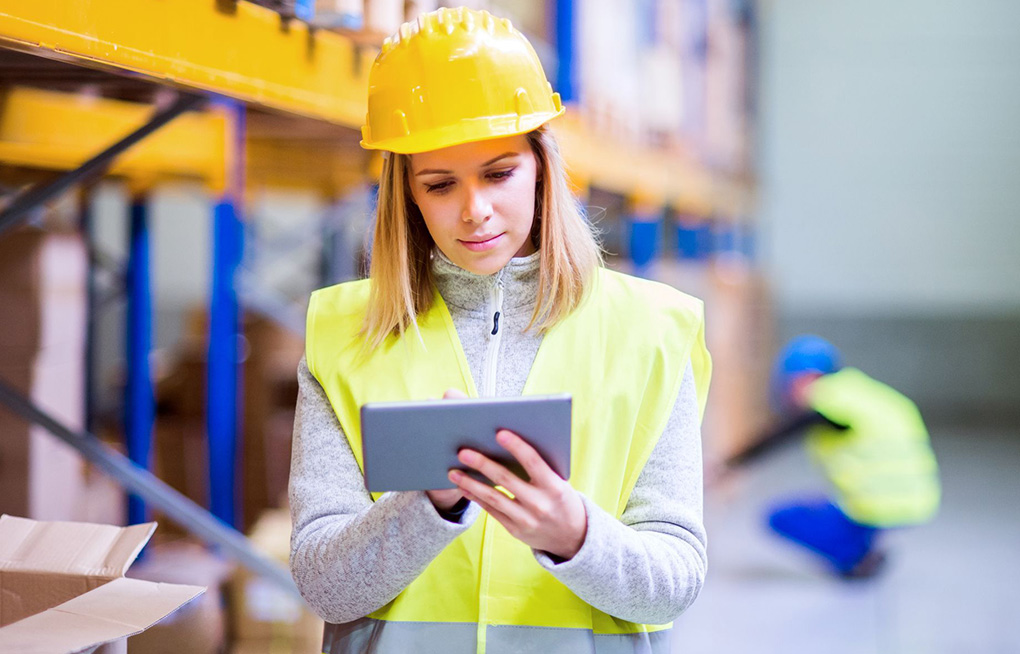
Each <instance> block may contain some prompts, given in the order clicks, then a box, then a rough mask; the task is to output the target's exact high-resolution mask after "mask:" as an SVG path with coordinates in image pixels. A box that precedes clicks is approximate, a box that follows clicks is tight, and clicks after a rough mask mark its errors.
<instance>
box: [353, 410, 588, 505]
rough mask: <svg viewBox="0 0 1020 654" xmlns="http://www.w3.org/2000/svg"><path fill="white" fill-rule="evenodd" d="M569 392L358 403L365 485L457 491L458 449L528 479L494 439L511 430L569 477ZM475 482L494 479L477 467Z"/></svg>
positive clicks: (381, 489)
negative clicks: (452, 474)
mask: <svg viewBox="0 0 1020 654" xmlns="http://www.w3.org/2000/svg"><path fill="white" fill-rule="evenodd" d="M570 407H571V404H570V395H568V394H562V395H529V396H526V397H505V398H470V399H454V400H427V401H422V402H374V403H369V404H365V405H364V406H362V407H361V444H362V452H363V453H364V464H365V485H366V486H367V487H368V490H369V491H370V492H373V493H377V492H385V491H408V490H438V489H442V488H456V485H455V484H454V483H453V482H451V481H450V479H449V478H448V477H447V473H448V472H449V470H450V468H459V469H461V470H464V469H465V466H464V464H462V463H461V462H460V461H458V460H457V452H458V451H459V450H460V449H461V448H465V447H469V448H471V449H473V450H477V451H479V452H481V453H483V454H485V455H486V456H488V457H489V458H491V459H493V460H495V461H498V462H500V463H501V464H503V465H504V466H506V467H507V468H508V469H509V470H511V471H513V472H514V473H515V474H517V475H518V476H520V477H521V478H522V479H528V475H527V474H526V473H525V472H524V470H523V469H522V468H521V466H520V464H518V463H517V460H516V459H514V458H513V456H512V455H511V454H510V453H509V452H507V451H506V450H505V449H503V447H502V446H501V445H499V444H498V443H496V432H497V431H499V430H500V429H509V430H510V431H512V432H515V433H517V434H519V435H520V436H521V437H522V438H523V439H524V440H526V441H527V442H528V443H530V444H531V446H532V447H534V448H535V449H536V450H537V451H538V453H539V454H541V455H542V458H544V459H545V460H546V462H547V463H548V464H549V467H551V468H552V469H553V470H555V471H556V472H557V474H559V475H560V476H561V477H563V478H564V479H568V478H569V477H570ZM466 472H468V473H469V474H471V475H472V476H474V477H475V478H476V479H481V480H482V481H485V482H488V483H491V482H489V480H488V479H485V478H483V477H482V476H481V474H479V473H476V472H475V471H474V470H470V469H468V470H466Z"/></svg>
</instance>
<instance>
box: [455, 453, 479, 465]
mask: <svg viewBox="0 0 1020 654" xmlns="http://www.w3.org/2000/svg"><path fill="white" fill-rule="evenodd" d="M457 458H458V459H460V460H461V461H463V462H464V463H474V461H475V453H474V452H472V451H471V450H461V451H460V452H458V453H457Z"/></svg>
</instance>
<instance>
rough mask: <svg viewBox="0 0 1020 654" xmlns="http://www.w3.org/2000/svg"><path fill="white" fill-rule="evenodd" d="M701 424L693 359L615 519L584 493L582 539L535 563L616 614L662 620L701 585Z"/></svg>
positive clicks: (676, 612) (651, 621) (539, 555)
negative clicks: (564, 556) (559, 555)
mask: <svg viewBox="0 0 1020 654" xmlns="http://www.w3.org/2000/svg"><path fill="white" fill-rule="evenodd" d="M702 473H703V471H702V460H701V427H700V420H699V417H698V401H697V392H696V388H695V382H694V373H693V370H692V368H691V366H690V364H688V365H687V369H686V370H685V372H684V377H683V380H682V382H681V385H680V392H679V393H678V395H677V400H676V403H675V405H674V407H673V411H672V414H671V415H670V418H669V420H668V422H667V424H666V428H665V431H664V432H663V434H662V436H661V437H660V438H659V442H658V443H657V444H656V446H655V448H654V449H653V450H652V454H651V456H649V458H648V462H647V463H646V464H645V467H644V468H643V469H642V471H641V474H640V476H639V477H638V480H637V483H636V485H635V487H634V490H633V492H632V493H631V496H630V498H629V500H628V502H627V507H626V509H625V510H624V512H623V515H622V516H621V518H620V519H619V520H617V519H616V518H615V517H613V516H612V515H610V514H609V513H607V512H605V511H604V510H602V509H601V508H600V507H599V506H598V505H596V504H595V503H594V502H592V501H590V500H589V499H588V498H587V497H583V496H582V500H583V502H584V506H585V510H586V511H587V514H588V532H587V534H586V536H585V541H584V545H582V546H581V549H580V550H579V551H578V553H577V554H576V555H575V556H574V557H573V558H572V559H570V560H567V561H562V562H557V561H556V560H554V559H553V558H551V557H550V556H549V555H548V554H547V553H545V552H541V551H535V557H536V559H537V560H538V562H539V564H540V565H542V567H544V568H545V569H546V570H548V571H549V572H551V573H552V574H553V575H554V576H555V577H556V578H557V579H559V580H560V581H561V582H563V584H565V585H566V586H567V587H568V588H570V589H571V590H572V591H574V593H575V594H577V596H578V597H580V598H581V599H583V600H584V601H586V602H588V603H589V604H591V605H592V606H593V607H595V608H596V609H598V610H600V611H603V612H604V613H608V614H609V615H612V616H614V617H616V618H619V619H622V620H628V621H631V622H638V623H642V624H665V623H667V622H671V621H673V620H674V619H676V618H677V616H679V615H680V614H681V613H682V612H683V611H684V609H686V608H687V607H688V606H690V605H691V603H693V602H694V600H695V598H696V597H697V596H698V593H699V592H700V591H701V587H702V584H703V583H704V579H705V572H706V570H707V566H708V558H707V537H706V534H705V526H704V523H703V516H702Z"/></svg>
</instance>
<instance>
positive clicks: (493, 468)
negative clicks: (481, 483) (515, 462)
mask: <svg viewBox="0 0 1020 654" xmlns="http://www.w3.org/2000/svg"><path fill="white" fill-rule="evenodd" d="M457 459H458V460H459V461H460V462H461V463H463V464H464V465H466V466H468V467H470V468H474V469H475V470H477V471H478V472H480V473H482V474H483V475H485V476H486V477H487V478H488V479H489V480H491V481H492V483H493V484H495V485H497V486H502V487H503V488H505V489H507V490H508V491H510V492H511V493H513V495H514V497H516V498H518V499H527V500H530V499H531V496H532V495H533V494H534V490H535V489H534V488H532V487H531V485H530V484H528V482H526V481H524V480H523V479H521V478H520V477H518V476H517V475H515V474H514V473H512V472H510V471H509V470H507V469H506V467H505V466H503V465H501V464H499V463H497V462H496V461H493V460H492V459H490V458H489V457H487V456H485V455H484V454H482V453H481V452H477V451H475V450H471V449H463V450H461V451H460V452H458V453H457Z"/></svg>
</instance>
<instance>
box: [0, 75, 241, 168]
mask: <svg viewBox="0 0 1020 654" xmlns="http://www.w3.org/2000/svg"><path fill="white" fill-rule="evenodd" d="M152 113H153V108H152V107H150V106H148V105H142V104H138V103H134V102H122V101H119V100H107V99H102V98H90V97H87V96H83V95H75V94H68V93H58V92H54V91H42V90H38V89H28V88H13V89H7V90H5V91H3V92H0V163H5V164H9V165H13V166H25V167H29V168H44V169H51V170H70V169H73V168H76V167H78V166H79V165H81V164H82V163H84V162H85V161H86V160H88V159H89V158H90V157H92V156H94V155H96V154H97V153H98V152H100V151H101V150H103V149H104V148H106V147H107V146H109V145H111V144H113V143H114V142H115V141H118V140H120V139H121V138H123V137H124V136H126V135H127V134H129V133H130V132H132V131H134V130H135V129H137V128H138V127H140V126H141V125H142V124H144V123H145V122H146V121H148V120H149V118H150V117H151V116H152ZM226 130H227V123H226V118H225V117H224V116H223V115H221V114H219V113H216V112H212V113H202V114H199V113H192V114H186V115H184V116H181V117H179V118H177V119H175V120H174V121H173V122H172V123H170V124H169V125H167V126H165V127H163V128H162V129H160V130H159V131H157V132H156V133H154V134H153V135H152V136H149V137H148V138H146V139H145V140H144V141H142V142H141V143H139V144H138V145H136V146H135V147H133V148H132V149H130V150H128V151H127V152H126V153H124V155H123V156H121V157H119V158H118V159H117V160H116V161H115V162H114V164H113V166H112V168H111V170H110V172H111V174H115V175H123V176H126V177H131V178H134V179H144V180H150V179H157V178H181V177H183V178H198V179H202V180H205V181H206V182H208V183H209V184H210V186H212V187H214V188H219V187H220V186H221V185H222V181H223V174H224V172H223V171H224V169H225V165H224V161H225V156H226V152H225V148H226V144H227V132H226Z"/></svg>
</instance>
